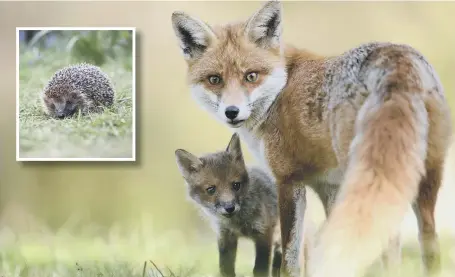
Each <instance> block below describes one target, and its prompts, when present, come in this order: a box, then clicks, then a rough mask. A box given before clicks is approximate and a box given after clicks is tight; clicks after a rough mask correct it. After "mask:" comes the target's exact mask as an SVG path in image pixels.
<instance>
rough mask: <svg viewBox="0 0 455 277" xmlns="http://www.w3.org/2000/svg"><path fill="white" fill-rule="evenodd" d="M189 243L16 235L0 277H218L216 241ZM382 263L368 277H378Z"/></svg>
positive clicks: (412, 252)
mask: <svg viewBox="0 0 455 277" xmlns="http://www.w3.org/2000/svg"><path fill="white" fill-rule="evenodd" d="M210 237H211V239H210V240H206V242H203V241H202V240H200V239H196V240H195V241H187V240H185V239H184V238H183V237H182V236H179V235H178V233H174V234H168V235H167V236H163V235H161V236H157V235H153V234H152V233H148V232H144V230H136V231H133V232H129V234H128V235H127V236H125V235H121V234H120V232H119V229H116V228H113V229H112V230H111V231H110V233H109V234H108V235H105V236H98V237H96V236H95V237H94V236H91V235H87V234H86V235H77V236H75V235H73V234H71V233H70V232H67V231H64V230H61V231H59V232H57V233H54V234H50V233H47V234H43V233H40V234H35V235H31V234H28V235H16V234H14V233H13V232H12V231H11V230H8V229H5V228H4V229H2V230H1V233H0V238H1V242H0V244H1V247H2V251H1V253H0V276H5V277H16V276H17V277H19V276H21V277H28V276H30V277H32V276H33V277H35V276H36V277H38V276H39V277H58V276H62V277H73V276H74V277H75V276H78V277H79V276H84V277H89V276H93V277H101V276H103V277H104V276H111V277H143V276H147V277H197V276H218V264H217V263H218V254H217V252H216V241H215V240H214V239H212V238H213V237H212V236H210ZM251 246H252V244H248V243H247V242H246V241H244V240H241V241H240V244H239V252H238V255H237V274H238V276H251V275H252V268H253V258H254V252H253V251H252V247H251ZM454 247H455V240H454V239H453V238H450V237H448V236H444V235H442V236H441V251H442V263H443V272H442V273H441V275H439V276H440V277H445V276H447V277H449V276H453V272H455V252H454V249H455V248H454ZM402 262H403V263H402V269H401V271H402V274H401V275H400V277H401V276H402V277H420V276H422V277H423V276H424V275H423V274H422V273H421V269H420V266H421V261H420V250H419V246H418V244H417V243H414V242H413V243H405V245H404V247H403V261H402ZM378 268H379V263H377V264H375V265H374V266H373V267H372V268H371V272H370V273H369V274H368V277H379V276H380V274H379V271H377V269H378ZM340 277H341V276H340Z"/></svg>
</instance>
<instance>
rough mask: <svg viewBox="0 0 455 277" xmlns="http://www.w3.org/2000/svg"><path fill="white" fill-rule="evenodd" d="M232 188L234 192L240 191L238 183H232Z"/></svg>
mask: <svg viewBox="0 0 455 277" xmlns="http://www.w3.org/2000/svg"><path fill="white" fill-rule="evenodd" d="M232 188H233V189H234V190H236V191H237V190H239V189H240V183H239V182H234V183H232Z"/></svg>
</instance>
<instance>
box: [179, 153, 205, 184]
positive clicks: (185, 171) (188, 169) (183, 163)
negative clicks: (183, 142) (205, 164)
mask: <svg viewBox="0 0 455 277" xmlns="http://www.w3.org/2000/svg"><path fill="white" fill-rule="evenodd" d="M175 158H176V159H177V166H178V167H179V170H180V173H181V174H182V175H183V177H187V176H189V175H190V174H191V173H194V172H197V171H198V170H199V169H200V168H201V166H202V161H201V160H200V159H199V158H198V157H196V156H195V155H193V154H191V153H190V152H188V151H186V150H183V149H177V150H175Z"/></svg>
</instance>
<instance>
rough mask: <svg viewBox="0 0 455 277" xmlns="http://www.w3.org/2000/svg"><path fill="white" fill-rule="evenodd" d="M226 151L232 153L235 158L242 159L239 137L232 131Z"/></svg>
mask: <svg viewBox="0 0 455 277" xmlns="http://www.w3.org/2000/svg"><path fill="white" fill-rule="evenodd" d="M226 152H228V153H229V154H231V155H233V157H234V158H235V159H238V160H241V159H243V155H242V147H241V144H240V138H239V135H238V134H237V133H234V134H233V135H232V137H231V141H229V144H228V146H227V148H226Z"/></svg>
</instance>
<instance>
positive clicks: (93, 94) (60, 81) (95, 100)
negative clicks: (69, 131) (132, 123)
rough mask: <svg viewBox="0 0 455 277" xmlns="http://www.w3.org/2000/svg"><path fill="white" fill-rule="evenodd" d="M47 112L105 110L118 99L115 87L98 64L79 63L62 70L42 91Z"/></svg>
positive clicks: (69, 113)
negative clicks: (104, 108) (115, 98)
mask: <svg viewBox="0 0 455 277" xmlns="http://www.w3.org/2000/svg"><path fill="white" fill-rule="evenodd" d="M42 99H43V104H44V107H45V112H46V113H47V114H49V115H50V116H52V117H56V118H65V117H68V116H72V115H74V114H75V113H77V112H78V111H80V112H81V113H82V114H84V115H85V114H87V113H89V112H101V111H103V107H110V106H111V105H112V104H113V103H114V88H113V85H112V83H111V80H110V79H109V76H108V75H107V74H106V73H104V72H103V71H101V69H100V68H99V67H97V66H94V65H90V64H86V63H83V64H76V65H71V66H68V67H65V68H62V69H60V70H58V71H57V72H56V73H55V74H54V75H53V76H52V78H51V79H50V80H49V82H48V83H47V85H46V87H45V88H44V90H43V93H42Z"/></svg>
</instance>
